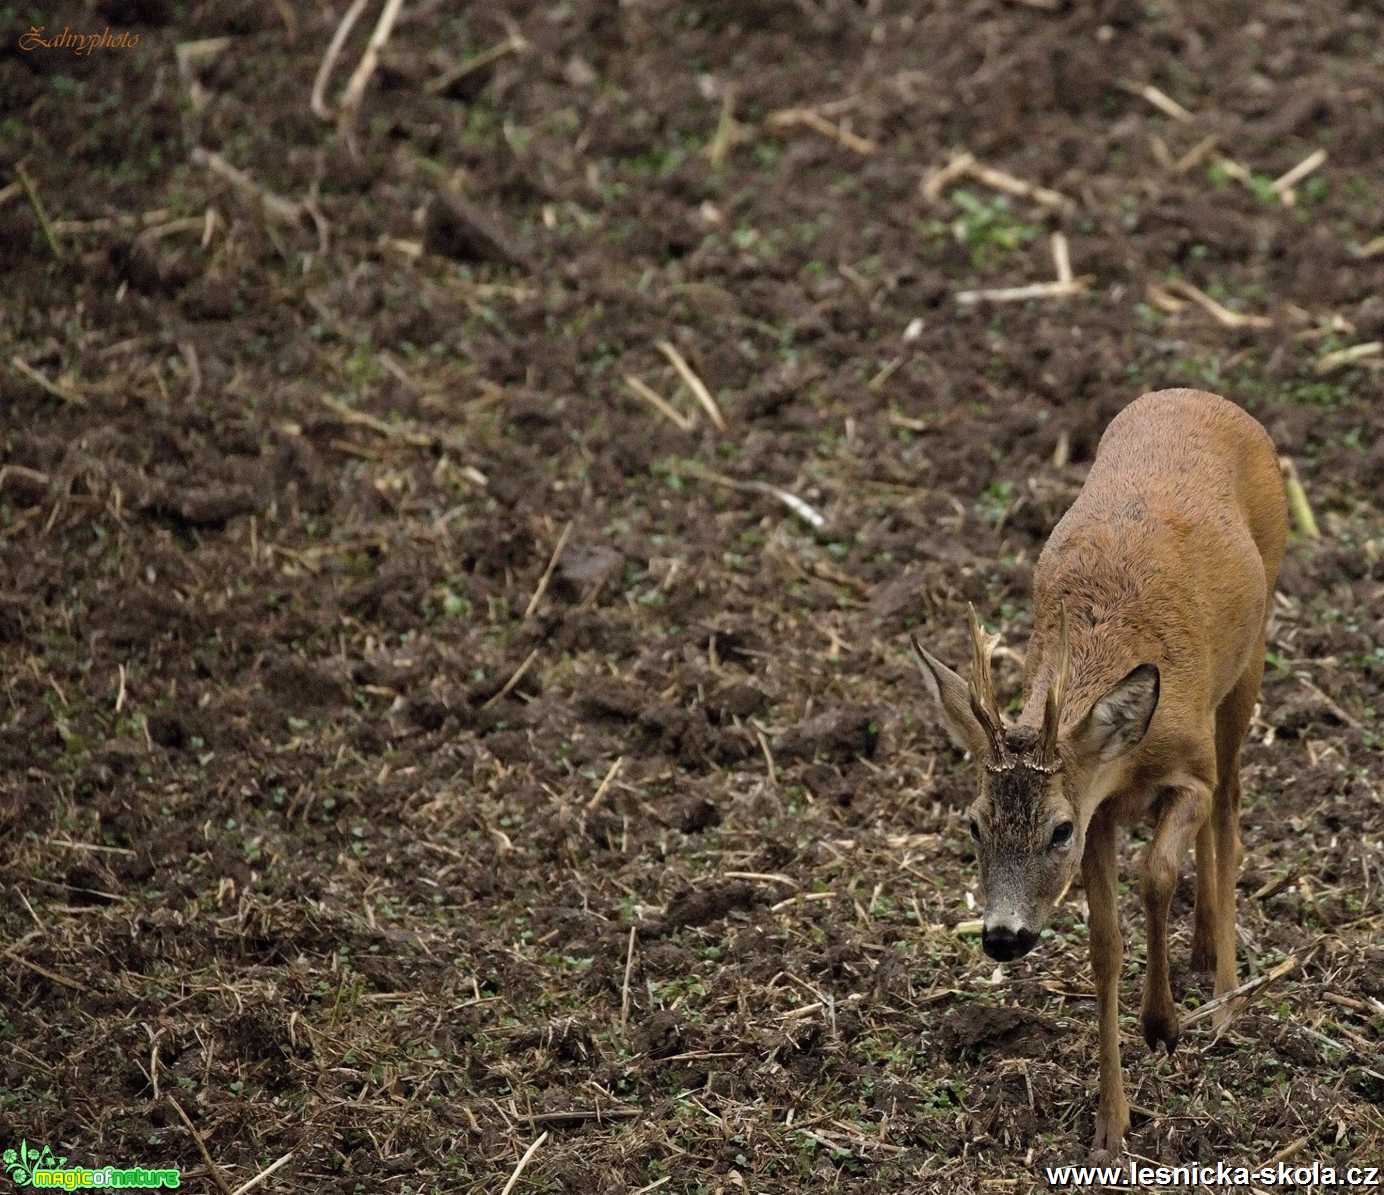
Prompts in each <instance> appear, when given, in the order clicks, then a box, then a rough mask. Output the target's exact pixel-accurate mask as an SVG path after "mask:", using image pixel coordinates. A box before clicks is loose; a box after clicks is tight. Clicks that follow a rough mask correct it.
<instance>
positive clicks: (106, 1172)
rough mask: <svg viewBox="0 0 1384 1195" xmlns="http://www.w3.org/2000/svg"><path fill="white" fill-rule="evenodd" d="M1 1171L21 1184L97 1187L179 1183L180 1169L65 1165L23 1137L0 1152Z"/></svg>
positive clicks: (63, 1188) (56, 1187) (73, 1188)
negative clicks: (17, 1146)
mask: <svg viewBox="0 0 1384 1195" xmlns="http://www.w3.org/2000/svg"><path fill="white" fill-rule="evenodd" d="M0 1160H3V1161H4V1164H5V1172H6V1173H7V1174H8V1175H9V1176H10V1179H11V1180H12V1181H13V1182H15V1183H16V1184H18V1185H19V1186H21V1187H43V1188H48V1189H50V1190H56V1191H77V1190H86V1189H88V1188H91V1187H98V1188H117V1189H120V1188H124V1189H138V1188H143V1189H146V1190H147V1189H149V1188H150V1187H179V1186H181V1185H182V1172H181V1171H180V1170H179V1169H178V1168H177V1167H173V1168H165V1169H161V1170H150V1169H147V1168H146V1167H144V1166H130V1167H124V1168H121V1167H116V1166H103V1167H101V1168H100V1169H92V1168H90V1167H87V1166H65V1165H64V1163H65V1162H66V1161H67V1158H65V1157H60V1156H58V1155H57V1154H55V1153H54V1152H53V1151H52V1149H51V1148H50V1147H49V1146H47V1145H43V1146H32V1145H30V1144H29V1142H28V1141H27V1140H25V1141H21V1142H20V1143H19V1148H18V1149H7V1150H5V1152H4V1154H0Z"/></svg>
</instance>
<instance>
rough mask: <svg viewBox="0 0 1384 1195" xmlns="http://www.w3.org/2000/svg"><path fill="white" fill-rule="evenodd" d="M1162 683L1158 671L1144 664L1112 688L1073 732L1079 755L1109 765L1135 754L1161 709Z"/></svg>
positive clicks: (1073, 740) (1073, 744)
mask: <svg viewBox="0 0 1384 1195" xmlns="http://www.w3.org/2000/svg"><path fill="white" fill-rule="evenodd" d="M1158 683H1159V677H1158V669H1157V668H1156V667H1155V666H1154V665H1152V664H1140V665H1139V667H1137V668H1136V669H1134V671H1133V672H1131V673H1130V674H1129V675H1128V676H1126V677H1125V678H1124V680H1122V681H1120V682H1119V683H1118V684H1116V685H1115V686H1114V687H1113V688H1111V689H1110V690H1109V691H1108V692H1107V693H1106V694H1105V696H1103V697H1102V698H1101V699H1100V700H1099V701H1097V702H1096V704H1095V705H1093V706H1092V707H1091V712H1090V713H1089V714H1087V715H1086V717H1085V718H1083V719H1082V721H1081V725H1080V726H1078V727H1077V728H1076V730H1074V731H1073V732H1072V738H1071V743H1072V746H1073V747H1075V748H1076V751H1077V754H1079V755H1084V756H1088V757H1091V756H1093V757H1095V758H1096V759H1098V760H1100V761H1101V762H1102V763H1108V762H1109V761H1110V760H1112V759H1118V758H1119V757H1120V756H1121V755H1124V754H1125V753H1126V752H1128V751H1132V750H1134V748H1135V747H1137V746H1138V745H1139V743H1140V742H1141V741H1142V740H1143V737H1144V735H1145V733H1147V731H1148V728H1149V723H1150V722H1151V721H1152V720H1153V711H1154V710H1156V709H1157V708H1158Z"/></svg>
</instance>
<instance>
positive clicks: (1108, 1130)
mask: <svg viewBox="0 0 1384 1195" xmlns="http://www.w3.org/2000/svg"><path fill="white" fill-rule="evenodd" d="M1127 1132H1129V1105H1128V1104H1127V1103H1126V1102H1125V1098H1124V1096H1123V1095H1121V1096H1120V1099H1119V1102H1118V1103H1115V1102H1112V1103H1111V1104H1110V1105H1109V1106H1108V1107H1107V1106H1105V1105H1104V1104H1102V1105H1101V1107H1099V1108H1098V1109H1097V1110H1096V1135H1095V1137H1094V1138H1092V1140H1091V1157H1092V1160H1093V1161H1095V1162H1096V1163H1098V1164H1099V1163H1101V1162H1113V1161H1114V1160H1115V1159H1116V1158H1117V1157H1119V1154H1120V1149H1121V1147H1122V1146H1123V1144H1124V1137H1125V1134H1126V1133H1127Z"/></svg>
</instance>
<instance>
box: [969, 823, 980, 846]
mask: <svg viewBox="0 0 1384 1195" xmlns="http://www.w3.org/2000/svg"><path fill="white" fill-rule="evenodd" d="M970 821H971V837H972V838H973V839H974V840H975V841H976V842H979V841H980V823H979V822H978V821H976V819H975V818H971V819H970Z"/></svg>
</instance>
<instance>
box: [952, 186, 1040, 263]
mask: <svg viewBox="0 0 1384 1195" xmlns="http://www.w3.org/2000/svg"><path fill="white" fill-rule="evenodd" d="M952 200H953V202H955V204H956V206H957V207H958V208H960V209H961V215H960V216H959V217H957V219H956V220H954V221H953V222H952V235H953V236H955V237H956V239H957V240H958V241H959V242H960V243H961V244H963V245H965V246H966V248H967V249H968V250H969V251H970V254H971V264H972V265H973V266H975V267H976V268H977V269H981V268H984V267H985V266H989V265H993V264H994V263H995V262H997V261H998V260H1000V259H1001V258H1002V257H1005V256H1006V255H1007V254H1010V253H1012V252H1014V250H1015V249H1020V248H1022V247H1023V246H1024V245H1026V244H1028V242H1029V241H1031V240H1033V239H1034V237H1036V236H1037V235H1038V229H1037V228H1036V227H1035V226H1034V225H1032V224H1025V223H1024V222H1023V221H1021V220H1019V219H1018V218H1017V217H1016V216H1015V215H1014V214H1013V212H1011V211H1010V209H1009V200H1008V199H1007V198H1006V197H1005V196H1003V195H995V196H993V197H991V198H989V199H981V198H979V197H978V196H977V195H975V194H973V193H972V192H970V191H967V190H965V189H960V190H957V191H953V192H952Z"/></svg>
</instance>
